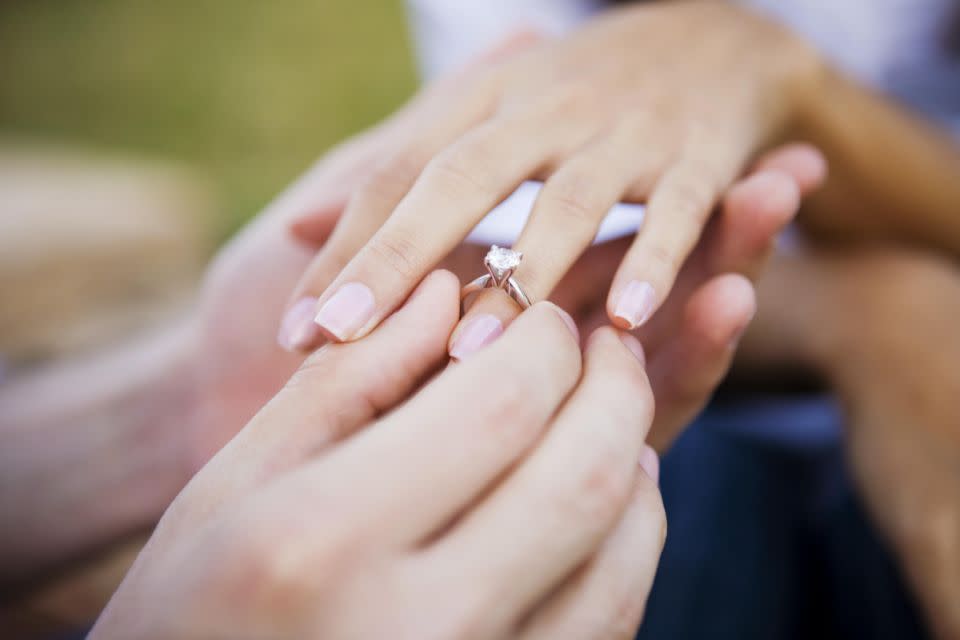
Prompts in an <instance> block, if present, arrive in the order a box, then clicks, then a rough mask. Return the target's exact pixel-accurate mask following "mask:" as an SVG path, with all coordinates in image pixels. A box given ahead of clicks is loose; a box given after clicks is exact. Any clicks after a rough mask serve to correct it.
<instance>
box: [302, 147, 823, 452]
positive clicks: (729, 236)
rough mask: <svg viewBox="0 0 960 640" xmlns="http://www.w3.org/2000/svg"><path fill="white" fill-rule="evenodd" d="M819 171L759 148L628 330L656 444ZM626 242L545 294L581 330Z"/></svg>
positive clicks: (731, 330)
mask: <svg viewBox="0 0 960 640" xmlns="http://www.w3.org/2000/svg"><path fill="white" fill-rule="evenodd" d="M825 176H826V164H825V161H824V159H823V157H822V155H820V153H819V152H817V151H816V150H815V149H813V148H811V147H809V146H807V145H787V146H784V147H781V148H779V149H777V150H775V151H773V152H770V153H769V154H766V155H765V156H763V157H762V158H761V159H760V160H759V162H758V163H757V165H756V166H755V167H754V168H753V170H752V172H751V173H750V174H749V175H748V176H747V177H745V178H744V179H743V180H741V181H739V182H737V183H736V184H735V185H734V186H733V187H731V189H730V190H728V192H727V193H726V194H725V196H724V198H723V202H722V206H721V208H720V211H719V214H718V215H717V216H716V217H715V218H714V219H713V220H712V221H711V223H710V225H709V226H708V228H707V230H706V231H705V233H704V234H703V237H702V238H701V240H700V242H699V243H698V245H697V247H696V248H695V249H694V251H693V253H692V255H691V256H690V258H689V259H688V260H687V262H686V263H685V264H684V266H683V268H682V269H681V272H680V274H679V275H678V278H677V282H676V286H675V287H674V289H673V291H672V292H671V294H670V296H669V297H668V299H667V301H665V303H664V306H663V309H662V310H661V312H660V313H659V314H658V315H657V317H656V318H654V319H653V320H652V321H651V323H650V324H649V325H648V326H646V327H643V328H642V329H639V330H637V331H635V332H634V334H635V335H636V337H638V338H639V339H640V341H641V343H642V344H643V345H644V349H645V351H646V353H647V358H648V361H649V371H650V377H651V382H652V384H653V388H654V395H655V397H656V398H657V402H658V408H657V413H656V417H655V419H654V425H653V429H652V433H651V438H650V440H651V444H653V446H654V447H655V448H656V449H657V450H658V451H664V450H666V449H667V448H668V446H669V444H670V443H671V442H672V441H673V439H674V438H675V437H676V436H677V435H678V434H679V433H680V431H681V430H682V429H683V427H684V426H686V424H688V423H689V421H690V420H691V419H692V418H693V417H694V416H695V415H696V414H697V413H698V412H699V411H700V409H702V408H703V406H704V404H705V402H706V400H707V399H708V398H709V395H710V391H707V390H708V389H710V390H712V389H713V387H714V386H715V385H716V384H717V383H718V382H719V381H720V380H721V379H722V378H723V376H724V375H725V374H726V371H727V370H728V368H729V366H730V362H731V357H732V356H733V354H734V353H735V351H736V345H737V340H738V338H739V336H740V335H741V334H742V333H743V331H744V330H745V329H746V327H747V325H748V324H749V322H750V320H751V319H752V317H753V315H754V309H755V301H754V294H753V291H752V287H751V283H752V282H753V281H754V280H755V279H756V278H757V277H758V275H759V274H760V273H761V272H762V270H763V266H764V264H765V263H766V261H767V259H768V257H769V255H770V254H771V252H772V250H773V246H774V243H775V241H776V238H777V236H778V234H779V232H780V231H781V230H782V229H783V228H784V227H785V226H786V225H787V224H789V222H790V221H791V220H792V219H793V217H794V215H796V212H797V210H798V208H799V206H800V199H801V197H803V196H806V195H807V194H810V193H813V192H815V191H816V189H817V188H818V187H819V186H820V185H821V184H822V183H823V180H824V178H825ZM321 215H322V214H321ZM295 220H296V222H295V223H294V224H293V225H292V226H291V231H292V233H293V235H294V236H296V237H297V238H298V240H300V241H301V242H302V243H304V244H305V245H306V246H308V247H311V248H315V247H317V246H319V241H320V240H321V238H319V237H315V235H314V234H315V233H316V232H315V230H316V229H320V228H321V225H320V223H319V220H318V216H316V215H308V216H296V217H295ZM629 242H630V241H629V239H624V240H620V241H616V242H611V243H607V244H605V245H601V246H597V247H593V248H591V249H590V250H588V251H587V252H586V253H585V254H584V256H583V257H581V258H580V260H579V261H578V262H577V263H576V264H575V265H574V266H573V268H572V269H571V271H570V272H569V273H568V274H567V275H566V276H565V277H564V279H563V281H562V282H561V285H560V286H559V287H557V291H556V293H555V294H554V295H553V296H551V300H552V301H553V302H555V303H556V304H558V305H560V306H561V307H562V308H565V309H569V310H570V311H571V312H572V314H573V317H574V319H575V321H576V322H577V323H578V324H579V325H581V326H583V327H585V328H586V329H587V330H590V329H594V328H597V327H599V326H602V325H604V324H607V318H606V314H605V312H604V308H603V305H604V294H603V291H604V290H605V287H604V284H605V283H607V284H608V283H609V282H610V278H611V274H612V273H613V272H614V270H615V269H616V265H617V264H618V263H619V262H620V261H621V260H622V258H623V255H624V253H625V252H626V251H627V250H628V247H629ZM485 251H486V250H485V249H484V248H481V247H475V246H469V245H463V246H460V247H458V248H457V249H456V250H455V251H454V252H453V253H452V254H451V255H450V256H448V258H447V259H446V260H445V261H444V263H443V264H444V266H445V267H447V268H449V269H450V270H452V271H453V272H454V273H456V274H458V276H460V279H461V281H466V280H468V279H470V278H472V277H473V275H474V274H475V271H476V269H477V265H479V264H482V259H483V254H484V253H485ZM598 284H599V285H600V286H598ZM487 300H488V302H487V305H488V309H490V308H494V309H497V310H499V311H500V312H501V315H502V316H506V315H509V314H514V315H515V313H516V308H515V305H514V303H513V302H512V301H511V300H510V299H509V298H508V297H507V296H506V295H504V294H502V293H500V292H490V294H488V295H487ZM472 312H473V310H472V309H471V310H469V311H468V314H470V313H472ZM460 327H462V323H461V325H460ZM458 330H459V327H458ZM458 330H457V331H458ZM457 331H454V333H453V335H452V336H451V338H450V345H453V344H454V343H455V341H456V339H457Z"/></svg>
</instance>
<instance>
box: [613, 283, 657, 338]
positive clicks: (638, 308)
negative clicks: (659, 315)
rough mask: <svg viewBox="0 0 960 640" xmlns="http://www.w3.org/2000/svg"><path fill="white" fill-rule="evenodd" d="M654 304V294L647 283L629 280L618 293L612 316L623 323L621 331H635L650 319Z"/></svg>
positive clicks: (651, 287)
mask: <svg viewBox="0 0 960 640" xmlns="http://www.w3.org/2000/svg"><path fill="white" fill-rule="evenodd" d="M655 302H656V292H655V291H654V290H653V286H652V285H651V284H650V283H649V282H640V281H638V280H631V281H630V282H629V283H627V286H625V287H624V288H623V290H622V291H620V297H619V298H618V299H617V306H616V309H615V310H614V312H613V315H614V317H615V318H619V319H620V320H622V321H623V323H622V325H621V327H620V328H621V329H636V328H637V327H639V326H640V325H642V324H643V323H644V322H646V321H647V320H648V319H649V318H650V314H651V313H653V305H654V303H655Z"/></svg>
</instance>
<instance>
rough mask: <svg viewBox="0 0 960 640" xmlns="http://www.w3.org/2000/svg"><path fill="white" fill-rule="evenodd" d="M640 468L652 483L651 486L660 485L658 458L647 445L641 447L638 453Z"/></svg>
mask: <svg viewBox="0 0 960 640" xmlns="http://www.w3.org/2000/svg"><path fill="white" fill-rule="evenodd" d="M639 463H640V468H641V469H643V472H644V473H646V474H647V477H648V478H650V480H652V481H653V484H655V485H659V484H660V456H658V455H657V452H656V451H655V450H654V449H653V447H651V446H650V445H648V444H645V445H643V449H641V451H640V459H639Z"/></svg>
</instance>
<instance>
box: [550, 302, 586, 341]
mask: <svg viewBox="0 0 960 640" xmlns="http://www.w3.org/2000/svg"><path fill="white" fill-rule="evenodd" d="M555 308H556V310H557V314H558V315H559V316H560V319H561V320H563V322H564V324H566V325H567V329H570V333H572V334H573V338H574V340H576V341H577V344H579V343H580V330H579V329H577V323H576V322H574V321H573V317H572V316H571V315H570V314H569V313H567V312H566V311H564V310H563V309H561V308H560V307H555Z"/></svg>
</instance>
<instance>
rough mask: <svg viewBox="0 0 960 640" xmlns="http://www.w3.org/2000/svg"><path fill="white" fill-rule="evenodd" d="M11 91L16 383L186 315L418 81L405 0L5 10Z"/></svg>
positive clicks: (0, 268)
mask: <svg viewBox="0 0 960 640" xmlns="http://www.w3.org/2000/svg"><path fill="white" fill-rule="evenodd" d="M0 78H3V82H2V83H0V292H2V293H0V310H2V311H0V358H2V361H0V362H2V370H5V371H6V372H7V373H8V374H9V372H10V371H12V370H15V369H16V368H18V367H23V366H25V365H29V364H34V363H37V362H40V361H43V360H45V359H48V358H51V357H59V356H62V355H64V354H66V353H69V352H73V351H76V350H79V349H83V348H85V347H87V346H90V345H91V344H94V343H97V342H99V341H100V340H101V339H102V337H103V336H105V335H107V334H116V332H117V331H123V330H126V329H129V328H132V327H136V326H138V325H141V324H143V323H144V322H146V321H147V320H149V319H155V318H156V316H157V315H158V313H159V314H162V313H164V312H165V310H172V309H174V308H176V307H177V305H178V304H179V303H181V302H183V301H184V300H186V299H188V297H189V295H188V292H189V290H190V288H191V287H192V286H193V285H194V284H195V283H196V280H197V276H198V275H199V273H200V272H201V271H202V266H203V264H204V263H205V262H206V260H207V259H208V257H209V256H210V255H211V253H212V252H213V250H214V249H215V248H216V246H218V245H219V244H220V243H222V242H223V240H224V239H226V238H227V237H229V235H230V234H231V233H233V232H234V231H235V230H236V229H238V228H239V227H240V226H242V225H243V223H244V222H245V221H246V220H247V219H249V218H250V217H251V216H253V215H254V214H255V213H256V212H257V211H258V210H259V209H260V208H261V207H262V206H263V205H264V204H266V203H267V202H268V201H269V200H270V199H271V198H272V197H273V196H274V195H275V194H276V193H277V192H278V191H280V190H281V189H282V188H283V187H284V186H285V185H286V184H287V183H289V182H290V181H291V180H292V179H293V178H294V177H295V176H296V175H297V174H298V173H299V172H301V171H302V170H303V169H304V168H305V167H306V166H308V165H309V164H310V163H311V162H312V161H313V160H314V159H315V158H317V157H318V155H320V154H321V153H322V152H323V151H324V150H325V149H327V148H329V147H330V146H332V145H333V144H335V143H336V142H338V141H339V140H341V139H343V138H345V137H346V136H348V135H350V134H351V133H354V132H356V131H359V130H361V129H363V128H365V127H366V126H368V125H370V124H372V123H374V122H376V121H377V120H379V119H380V118H381V117H383V116H384V115H386V114H387V113H389V112H391V111H392V110H393V109H394V108H395V107H396V106H397V105H398V104H399V103H401V102H402V101H403V100H404V99H405V98H406V97H407V96H408V95H409V94H410V93H411V91H412V90H413V88H414V85H415V72H414V65H413V61H412V56H411V53H410V47H409V44H408V38H407V25H406V22H405V17H404V13H403V8H402V6H401V2H400V1H399V0H367V1H363V2H356V1H351V0H285V1H284V2H263V1H262V0H167V1H165V2H154V1H151V0H82V1H80V0H7V1H6V2H0Z"/></svg>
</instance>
